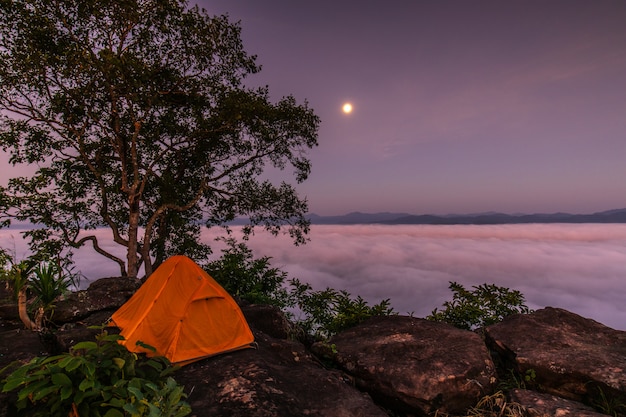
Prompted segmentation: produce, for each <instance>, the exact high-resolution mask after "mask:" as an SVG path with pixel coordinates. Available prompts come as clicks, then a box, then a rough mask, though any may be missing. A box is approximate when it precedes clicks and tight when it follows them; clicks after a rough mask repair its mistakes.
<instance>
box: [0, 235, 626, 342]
mask: <svg viewBox="0 0 626 417" xmlns="http://www.w3.org/2000/svg"><path fill="white" fill-rule="evenodd" d="M234 230H235V234H237V233H238V229H237V228H235V229H234ZM98 233H100V234H101V238H102V239H104V241H105V243H104V244H103V246H105V247H110V248H115V245H113V244H112V243H111V241H110V238H109V237H107V236H108V233H107V231H105V230H101V231H98ZM219 233H220V231H219V230H217V229H216V230H209V231H205V232H204V235H203V239H204V240H205V241H206V242H213V240H214V239H215V238H216V237H217V236H218V235H219ZM248 245H249V246H250V247H251V248H252V249H253V251H254V253H255V254H256V256H259V257H260V256H269V257H271V258H272V265H273V266H276V267H279V268H281V269H282V270H284V271H286V272H288V274H289V276H290V277H294V278H298V279H300V280H301V281H303V282H308V283H310V284H311V285H312V286H313V287H314V288H315V289H324V288H326V287H332V288H335V289H345V290H347V291H348V292H350V293H351V294H352V295H361V296H362V297H363V298H365V299H366V300H367V301H369V302H370V303H377V302H379V301H380V300H382V299H387V298H388V299H390V301H391V305H392V306H393V308H394V309H395V310H396V311H397V312H399V313H401V314H405V313H407V314H413V315H414V316H416V317H424V316H426V315H428V314H430V312H431V311H432V310H433V309H434V308H436V307H441V305H442V303H443V302H444V301H446V300H449V299H450V298H451V294H452V293H451V292H450V290H449V288H448V286H449V282H450V281H456V282H459V283H461V284H463V285H465V286H466V287H468V288H469V287H471V286H474V285H480V284H482V283H489V284H496V285H498V286H504V287H508V288H511V289H516V290H519V291H521V292H522V293H523V294H524V295H525V297H526V301H527V305H528V306H529V307H530V308H533V309H538V308H542V307H546V306H552V307H561V308H565V309H567V310H570V311H572V312H575V313H577V314H580V315H582V316H584V317H589V318H592V319H594V320H597V321H599V322H601V323H603V324H606V325H608V326H610V327H613V328H616V329H620V330H626V304H625V301H626V224H530V225H498V226H482V225H481V226H475V225H461V226H456V225H455V226H430V225H394V226H384V225H350V226H344V225H314V226H313V227H312V229H311V233H310V242H308V243H307V244H306V245H303V246H298V247H296V246H294V245H293V244H292V242H291V240H290V239H289V237H288V236H279V237H273V236H271V235H269V234H267V233H265V232H260V231H259V232H257V233H256V234H255V235H254V236H253V237H252V238H251V239H250V241H249V242H248ZM0 247H3V248H9V249H11V250H13V251H14V252H15V253H16V255H17V256H18V258H19V257H20V256H22V257H23V256H25V255H27V252H26V245H25V244H24V243H23V242H22V241H21V238H20V236H19V230H15V229H12V230H0ZM220 247H223V246H221V245H220V244H219V243H215V248H216V250H215V252H216V253H215V254H214V256H216V257H217V256H219V255H220V250H219V248H220ZM117 253H118V254H119V255H120V256H123V251H120V250H119V249H117ZM76 263H77V265H76V267H77V270H80V271H81V272H82V274H83V275H84V276H85V277H86V279H85V281H83V283H84V285H86V284H87V283H88V282H89V281H93V280H95V279H97V278H100V277H105V276H114V275H116V274H119V271H118V269H117V266H116V265H115V264H113V263H112V262H110V261H108V260H106V259H105V258H102V257H101V256H99V255H95V254H93V253H92V252H91V251H89V250H81V251H79V252H78V254H77V255H76Z"/></svg>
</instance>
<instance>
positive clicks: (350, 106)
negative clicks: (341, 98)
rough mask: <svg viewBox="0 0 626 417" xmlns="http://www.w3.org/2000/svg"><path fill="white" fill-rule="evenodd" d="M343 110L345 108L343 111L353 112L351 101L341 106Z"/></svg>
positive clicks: (346, 112)
mask: <svg viewBox="0 0 626 417" xmlns="http://www.w3.org/2000/svg"><path fill="white" fill-rule="evenodd" d="M341 110H343V112H344V113H345V114H350V113H352V104H350V103H344V105H343V107H342V108H341Z"/></svg>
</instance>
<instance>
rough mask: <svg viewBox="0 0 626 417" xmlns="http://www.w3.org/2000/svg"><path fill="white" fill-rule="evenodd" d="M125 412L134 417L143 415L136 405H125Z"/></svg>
mask: <svg viewBox="0 0 626 417" xmlns="http://www.w3.org/2000/svg"><path fill="white" fill-rule="evenodd" d="M124 411H126V412H127V413H130V414H131V415H133V416H136V415H141V414H140V412H139V410H138V409H137V407H135V404H131V403H127V404H125V405H124Z"/></svg>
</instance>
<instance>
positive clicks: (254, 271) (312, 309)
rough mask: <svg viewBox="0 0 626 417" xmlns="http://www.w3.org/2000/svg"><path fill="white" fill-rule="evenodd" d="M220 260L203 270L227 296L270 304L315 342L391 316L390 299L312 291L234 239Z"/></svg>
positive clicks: (307, 285) (330, 290)
mask: <svg viewBox="0 0 626 417" xmlns="http://www.w3.org/2000/svg"><path fill="white" fill-rule="evenodd" d="M225 242H226V244H227V247H226V249H223V250H222V257H221V258H219V259H217V260H215V261H212V262H209V263H208V264H206V265H204V266H203V268H204V269H206V270H207V272H208V273H209V274H210V275H211V276H212V277H213V278H214V279H215V280H216V281H217V282H218V283H219V284H220V285H221V286H222V287H224V289H226V291H228V292H229V293H230V294H233V295H235V296H236V297H238V298H240V299H242V300H245V301H248V302H250V303H256V304H270V305H273V306H276V307H278V308H280V309H281V310H282V311H283V312H284V313H286V314H287V316H288V317H289V318H291V319H294V320H295V322H296V324H297V325H298V326H299V327H300V329H301V330H302V333H304V334H307V335H310V336H313V337H314V338H316V339H320V338H326V337H329V336H331V335H333V334H335V333H337V332H339V331H341V330H343V329H346V328H348V327H352V326H354V325H356V324H358V323H360V322H362V321H363V320H365V319H367V318H368V317H371V316H378V315H389V314H393V309H392V308H391V307H390V306H389V300H383V301H381V302H380V303H379V304H376V305H374V306H370V305H368V304H367V302H366V301H365V300H363V298H361V297H360V296H357V297H356V298H353V297H352V296H351V295H350V294H349V293H348V292H347V291H336V290H333V289H331V288H327V289H325V290H322V291H313V289H312V287H311V286H310V285H309V284H303V283H301V282H300V281H299V280H297V279H292V280H290V281H289V282H286V281H287V273H286V272H284V271H281V270H280V269H278V268H274V267H272V266H271V264H270V260H271V258H269V257H262V258H258V259H254V257H253V254H252V251H251V250H250V249H249V248H248V247H247V246H246V245H245V244H244V243H237V242H236V241H235V240H234V239H225Z"/></svg>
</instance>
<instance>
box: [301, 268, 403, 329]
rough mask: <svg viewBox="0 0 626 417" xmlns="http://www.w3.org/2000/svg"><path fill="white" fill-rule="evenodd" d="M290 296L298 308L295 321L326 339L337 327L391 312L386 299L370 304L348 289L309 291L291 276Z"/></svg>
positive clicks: (306, 286)
mask: <svg viewBox="0 0 626 417" xmlns="http://www.w3.org/2000/svg"><path fill="white" fill-rule="evenodd" d="M290 283H291V293H290V295H291V297H292V299H293V301H294V307H295V308H296V310H298V311H299V313H300V317H298V318H297V320H296V322H297V324H298V325H299V326H300V327H301V328H302V329H303V330H304V332H305V333H307V334H308V335H311V336H313V337H314V338H315V339H325V338H329V337H330V336H332V335H333V334H336V333H338V332H340V331H341V330H344V329H347V328H350V327H353V326H356V325H357V324H359V323H361V322H362V321H364V320H366V319H368V318H369V317H373V316H388V315H391V314H395V313H394V311H393V308H391V307H390V303H389V300H388V299H385V300H382V301H381V302H380V303H378V304H375V305H373V306H370V305H369V304H368V303H367V302H366V301H365V300H364V299H363V298H362V297H361V296H360V295H359V296H357V297H356V298H353V297H352V296H351V295H350V293H349V292H347V291H345V290H342V291H336V290H334V289H332V288H326V289H325V290H322V291H313V289H312V287H311V286H310V285H309V284H303V283H301V282H300V281H299V280H297V279H292V280H291V281H290Z"/></svg>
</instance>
